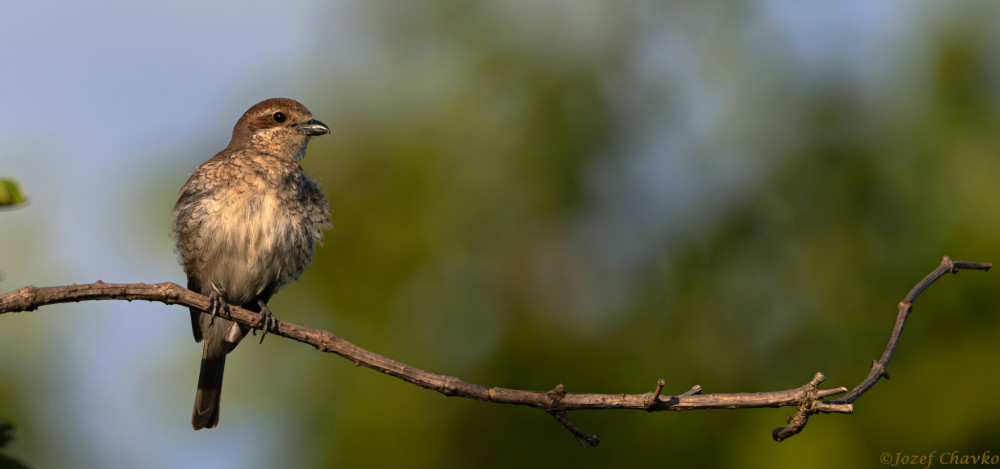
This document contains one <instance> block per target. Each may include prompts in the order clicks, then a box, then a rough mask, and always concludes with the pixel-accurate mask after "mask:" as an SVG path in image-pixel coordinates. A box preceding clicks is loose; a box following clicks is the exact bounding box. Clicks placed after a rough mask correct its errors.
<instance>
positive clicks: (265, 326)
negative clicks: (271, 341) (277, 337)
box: [253, 298, 278, 344]
mask: <svg viewBox="0 0 1000 469" xmlns="http://www.w3.org/2000/svg"><path fill="white" fill-rule="evenodd" d="M257 304H259V305H260V316H259V317H258V319H257V326H256V327H259V328H260V329H261V333H260V343H262V344H263V343H264V336H266V335H267V331H268V330H269V329H271V328H273V327H275V326H276V325H277V322H278V320H277V319H275V318H274V314H272V313H271V308H268V307H267V303H264V300H261V299H259V298H258V299H257ZM253 334H254V335H256V334H257V331H256V330H254V331H253Z"/></svg>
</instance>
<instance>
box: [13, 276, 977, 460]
mask: <svg viewBox="0 0 1000 469" xmlns="http://www.w3.org/2000/svg"><path fill="white" fill-rule="evenodd" d="M990 267H992V265H991V264H977V263H971V262H952V261H951V260H950V259H948V258H947V257H945V258H944V261H943V262H942V263H941V266H939V267H938V268H937V269H936V270H935V271H934V272H932V273H931V274H930V275H928V276H927V277H926V278H924V279H923V280H922V281H921V282H920V283H918V284H917V285H916V286H915V287H914V288H913V290H911V291H910V293H909V294H908V295H907V296H906V299H904V301H903V303H900V313H899V318H898V319H897V322H896V328H895V329H894V330H893V333H892V336H891V337H890V341H889V346H888V347H887V348H886V353H885V354H883V357H882V359H881V360H879V361H877V362H875V365H877V366H873V368H872V372H871V373H870V374H869V376H868V378H866V379H865V381H863V382H862V383H861V384H859V385H858V386H857V387H856V388H855V389H854V390H853V391H851V393H850V394H848V395H847V396H844V397H843V398H841V399H838V400H836V401H832V402H826V401H824V400H823V399H824V398H826V397H829V396H832V395H836V394H841V393H844V392H846V391H847V388H844V387H838V388H834V389H825V390H824V389H819V384H820V383H822V382H823V380H824V379H825V378H824V377H823V374H822V373H816V376H815V377H814V378H813V379H812V380H811V381H810V382H809V383H806V384H805V385H803V386H801V387H799V388H795V389H788V390H784V391H772V392H759V393H720V394H701V386H697V385H695V386H694V387H692V388H691V389H690V390H688V391H686V392H684V393H682V394H679V395H676V396H665V395H662V391H663V388H664V387H665V385H666V381H665V380H663V379H661V380H659V381H658V382H657V385H656V389H655V390H654V391H651V392H647V393H642V394H591V393H568V392H566V390H565V388H564V387H563V385H561V384H560V385H558V386H556V388H555V389H552V390H551V391H547V392H546V391H527V390H518V389H507V388H500V387H487V386H482V385H478V384H473V383H469V382H466V381H463V380H461V379H459V378H456V377H453V376H446V375H440V374H436V373H431V372H428V371H424V370H421V369H418V368H414V367H412V366H409V365H406V364H404V363H400V362H397V361H395V360H392V359H390V358H387V357H384V356H381V355H378V354H375V353H372V352H369V351H368V350H365V349H363V348H361V347H358V346H357V345H354V344H352V343H350V342H348V341H346V340H344V339H342V338H340V337H338V336H336V335H334V334H332V333H330V332H327V331H322V330H316V329H310V328H308V327H303V326H299V325H297V324H292V323H288V322H283V321H276V323H275V325H274V327H273V328H272V329H270V330H269V332H270V333H271V334H274V335H277V336H281V337H285V338H289V339H292V340H296V341H299V342H302V343H306V344H309V345H312V346H313V347H316V348H317V349H318V350H320V351H323V352H329V353H334V354H337V355H340V356H341V357H344V358H346V359H348V360H350V361H352V362H354V363H355V364H357V365H359V366H364V367H366V368H371V369H373V370H375V371H378V372H380V373H384V374H387V375H389V376H394V377H396V378H399V379H402V380H404V381H406V382H408V383H412V384H415V385H417V386H420V387H423V388H426V389H430V390H432V391H436V392H439V393H441V394H444V395H446V396H457V397H464V398H468V399H476V400H481V401H490V402H497V403H502V404H513V405H523V406H530V407H535V408H537V409H540V410H543V411H545V412H547V413H549V414H550V415H552V416H553V417H555V419H556V420H557V421H559V423H561V424H562V425H563V426H565V427H566V428H567V429H568V430H569V431H570V432H572V434H573V436H574V437H576V438H577V440H578V441H580V442H581V444H583V443H584V442H586V443H588V444H590V445H591V446H596V445H597V444H598V443H599V442H600V439H599V438H598V437H597V435H592V434H590V433H587V432H585V431H583V430H581V429H579V428H578V427H576V426H575V425H573V423H572V422H570V421H569V420H568V419H567V418H566V412H567V411H575V410H594V409H635V410H645V411H648V412H654V411H668V410H669V411H681V410H699V409H745V408H759V407H795V408H796V409H797V410H796V413H795V416H793V417H789V420H788V423H789V424H788V426H786V427H783V428H779V429H776V430H774V432H772V434H773V437H774V439H775V440H777V441H781V440H783V439H785V438H787V437H789V436H792V435H794V434H796V433H798V432H800V431H802V428H803V427H804V426H805V424H806V422H807V420H808V418H809V416H810V415H812V414H815V413H819V412H822V413H847V414H849V413H852V412H853V409H854V408H853V406H852V404H851V402H853V401H854V400H856V399H857V398H858V397H860V395H861V394H863V393H864V392H865V391H867V390H868V389H869V388H871V386H873V385H874V384H875V382H876V381H877V380H878V379H879V378H880V377H882V376H886V377H887V375H886V373H885V368H884V367H885V365H886V364H887V363H888V361H889V358H891V357H892V352H893V351H894V350H895V347H896V343H898V341H899V334H900V333H901V331H902V325H903V322H905V320H906V315H907V314H909V312H910V311H911V310H912V303H913V300H915V299H916V297H917V295H919V294H920V292H922V291H923V290H924V289H926V288H927V287H928V286H929V285H930V284H931V283H933V282H934V281H935V280H937V279H938V278H940V277H941V276H943V275H944V274H945V273H949V272H951V273H955V272H957V271H958V270H961V269H974V270H989V268H990ZM94 300H127V301H132V300H146V301H157V302H161V303H165V304H179V305H184V306H188V307H194V308H198V309H201V310H203V311H204V310H206V309H207V308H208V307H209V300H208V297H205V296H203V295H200V294H198V293H195V292H193V291H190V290H187V289H185V288H182V287H181V286H179V285H177V284H175V283H172V282H164V283H157V284H145V283H123V284H111V283H104V282H101V281H99V280H98V281H97V282H95V283H91V284H86V285H65V286H57V287H34V286H28V287H24V288H21V289H19V290H15V291H13V292H10V293H7V294H4V295H0V314H3V313H11V312H21V311H33V310H35V309H37V308H38V307H39V306H44V305H50V304H57V303H68V302H79V301H94ZM904 303H905V307H904ZM228 309H229V311H228V314H226V313H222V314H223V316H224V317H227V318H229V319H232V320H233V321H236V322H239V323H241V324H244V325H248V326H253V325H255V324H256V323H257V320H258V314H257V313H255V312H252V311H248V310H245V309H242V308H239V307H237V306H230V307H229V308H228ZM904 309H905V311H904Z"/></svg>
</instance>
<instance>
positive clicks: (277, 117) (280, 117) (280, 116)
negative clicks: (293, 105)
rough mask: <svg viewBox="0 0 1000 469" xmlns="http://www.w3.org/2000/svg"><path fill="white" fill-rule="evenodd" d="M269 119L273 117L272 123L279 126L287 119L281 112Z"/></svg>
mask: <svg viewBox="0 0 1000 469" xmlns="http://www.w3.org/2000/svg"><path fill="white" fill-rule="evenodd" d="M271 117H273V118H274V121H275V122H277V123H279V124H280V123H282V122H285V119H288V117H287V116H285V113H283V112H276V113H274V115H273V116H271Z"/></svg>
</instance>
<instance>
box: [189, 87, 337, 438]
mask: <svg viewBox="0 0 1000 469" xmlns="http://www.w3.org/2000/svg"><path fill="white" fill-rule="evenodd" d="M328 133H330V128H329V127H327V126H326V125H325V124H323V123H322V122H320V121H318V120H316V119H314V118H313V116H312V113H311V112H309V109H307V108H306V107H305V106H304V105H302V103H299V102H298V101H295V100H292V99H287V98H271V99H266V100H264V101H261V102H259V103H257V104H255V105H253V106H252V107H251V108H250V109H248V110H247V111H246V112H245V113H244V114H243V116H242V117H240V119H239V121H237V122H236V126H235V127H234V128H233V134H232V139H231V140H230V142H229V146H227V147H226V148H225V149H224V150H222V151H220V152H218V153H216V154H215V156H213V157H212V158H210V159H209V160H208V161H205V162H204V163H202V164H201V165H200V166H198V168H197V169H195V171H194V173H193V174H192V175H191V177H190V178H188V180H187V182H185V183H184V185H183V186H182V187H181V190H180V194H179V196H178V199H177V203H176V204H175V205H174V209H173V216H174V223H173V227H172V228H173V229H172V232H173V235H174V237H175V239H176V242H177V251H178V252H179V254H180V262H181V264H182V265H183V268H184V272H185V274H186V275H187V288H188V289H189V290H192V291H195V292H198V293H201V294H203V295H206V296H208V297H209V300H210V307H209V310H208V311H207V312H206V314H203V312H202V311H201V310H200V309H197V308H190V310H191V328H192V331H193V332H194V339H195V341H196V342H204V345H203V347H202V355H201V370H200V372H199V375H198V391H197V393H196V395H195V402H194V412H193V413H192V416H191V426H192V427H194V429H195V430H199V429H202V428H213V427H215V426H216V425H218V423H219V397H220V395H221V392H222V375H223V371H224V369H225V364H226V355H227V354H228V353H229V352H231V351H232V350H233V349H234V348H235V347H236V345H237V344H239V342H240V341H241V340H243V338H244V337H245V336H246V334H247V332H248V331H250V330H251V328H250V327H248V326H245V325H241V324H238V323H236V322H234V321H231V320H228V319H225V318H223V317H221V316H220V315H219V313H220V312H222V311H228V308H229V305H236V306H240V307H242V308H245V309H249V310H251V311H254V312H258V313H259V315H260V316H259V319H258V322H257V324H256V327H255V328H254V329H253V330H254V334H256V328H260V329H262V332H261V341H263V340H264V335H265V334H267V331H268V329H271V328H272V327H273V326H274V324H275V319H274V315H273V313H272V312H271V310H270V309H269V308H268V306H267V302H268V301H269V300H270V299H271V297H272V296H273V295H274V294H275V293H277V292H278V290H280V289H281V288H282V287H284V286H286V285H287V284H289V283H291V282H292V281H295V280H298V278H299V277H300V276H301V275H302V273H303V271H304V270H305V269H306V268H307V267H308V266H309V263H310V261H311V259H312V254H313V251H314V250H315V248H316V246H317V244H319V243H321V242H322V241H323V231H324V230H325V229H327V228H332V225H331V224H330V218H329V211H330V210H329V206H328V204H327V201H326V198H325V197H324V196H323V192H322V190H321V189H320V188H319V186H318V185H317V184H316V183H315V182H313V181H312V180H311V179H309V177H307V176H306V174H305V172H304V171H303V170H302V166H301V165H300V163H299V162H300V160H301V159H302V158H303V157H304V156H305V152H306V146H307V145H308V143H309V140H310V139H311V138H312V137H316V136H320V135H324V134H328ZM209 313H210V314H209Z"/></svg>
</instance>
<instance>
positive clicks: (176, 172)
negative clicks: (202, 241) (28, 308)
mask: <svg viewBox="0 0 1000 469" xmlns="http://www.w3.org/2000/svg"><path fill="white" fill-rule="evenodd" d="M998 15H1000V6H998V5H996V4H990V3H987V2H961V3H953V2H946V3H942V2H933V1H929V0H926V1H900V0H896V1H883V2H868V1H865V0H850V1H843V2H828V3H825V4H822V5H819V4H809V5H808V6H807V5H805V4H803V3H802V2H796V1H792V0H759V1H745V2H642V1H634V2H597V1H583V2H581V1H569V0H563V1H554V0H553V1H544V2H528V1H500V2H490V3H487V2H448V1H437V0H433V1H424V2H391V1H379V2H364V1H361V0H354V1H335V2H320V1H318V0H315V1H300V2H286V3H285V4H283V5H282V6H281V7H280V8H276V7H275V5H274V4H273V3H272V2H264V1H259V0H251V1H243V2H235V1H230V2H218V3H205V2H195V1H174V2H156V3H148V4H138V3H133V2H123V1H110V0H108V1H98V2H87V3H81V2H67V1H57V2H55V3H52V2H48V3H39V2H22V1H17V0H15V1H13V2H8V3H6V4H5V5H4V15H3V16H4V17H3V19H0V24H2V26H3V27H2V28H0V44H4V45H3V46H2V48H0V51H2V52H0V57H2V63H3V66H2V67H0V107H2V109H3V111H4V112H2V113H0V176H8V177H14V178H16V179H17V180H18V181H19V183H20V184H21V186H22V188H23V189H24V191H25V193H26V194H27V196H28V197H29V199H30V202H29V203H28V204H27V205H26V206H23V207H21V208H18V209H14V210H4V211H2V212H0V272H2V275H3V279H2V280H0V291H3V292H7V291H11V290H14V289H17V288H20V287H22V286H25V285H38V286H47V285H62V284H68V283H88V282H92V281H95V280H97V279H100V280H103V281H105V282H138V281H143V282H161V281H168V280H169V281H174V282H178V283H183V280H184V277H183V274H182V271H181V268H180V266H179V265H178V263H177V260H176V257H177V256H176V253H175V252H174V248H173V241H172V240H171V238H170V237H169V230H170V223H171V209H172V206H173V203H174V201H175V200H176V195H177V191H178V189H179V188H180V186H181V185H182V184H183V182H184V181H185V179H186V178H187V176H188V175H189V174H190V173H191V172H192V171H193V170H194V168H195V167H196V166H197V165H198V164H200V163H201V162H203V161H204V160H206V159H208V158H209V157H211V156H212V155H213V154H214V153H216V152H217V151H219V150H221V149H222V148H224V147H225V146H226V144H227V143H228V141H229V137H230V133H231V131H232V126H233V125H234V124H235V122H236V120H237V119H238V118H239V117H240V115H241V114H242V113H243V112H244V111H245V110H246V109H247V108H249V107H250V106H251V105H253V104H254V103H256V102H257V101H260V100H262V99H264V98H269V97H275V96H284V97H290V98H295V99H298V100H300V101H302V102H303V103H305V104H306V105H307V106H308V107H309V108H310V109H311V110H312V111H313V113H314V115H315V116H316V117H317V118H318V119H320V120H322V121H324V122H325V123H327V124H328V125H329V126H330V127H331V128H332V129H333V132H332V134H331V135H329V136H324V137H322V138H318V139H315V140H314V141H313V143H312V144H311V146H310V149H309V152H308V156H307V157H306V159H305V160H303V166H304V167H305V170H306V172H307V173H309V174H310V175H312V177H313V178H314V179H315V180H317V181H318V182H319V183H320V184H321V185H322V187H323V188H324V191H325V193H326V194H327V197H328V199H329V201H330V205H331V207H332V209H333V216H332V220H333V224H334V225H335V226H336V231H334V232H328V233H327V234H326V241H325V244H324V245H323V247H321V248H320V249H318V251H317V252H316V255H315V257H314V260H313V264H312V267H311V269H309V270H308V271H307V272H306V274H305V275H304V277H303V278H302V279H301V280H300V281H299V282H298V283H296V284H294V285H292V286H290V287H288V288H287V289H285V290H284V291H283V292H281V293H280V294H278V295H277V296H276V297H275V299H274V300H273V301H272V303H271V308H272V309H273V310H274V312H275V314H276V315H277V316H278V317H279V318H280V319H282V320H286V321H292V322H295V323H299V324H303V325H306V326H309V327H313V328H320V329H326V330H330V331H333V332H334V333H336V334H338V335H340V336H342V337H344V338H346V339H348V340H350V341H352V342H354V343H356V344H357V345H359V346H361V347H365V348H367V349H369V350H372V351H374V352H377V353H380V354H384V355H387V356H389V357H391V358H394V359H397V360H400V361H402V362H404V363H407V364H409V365H413V366H416V367H419V368H423V369H427V370H430V371H434V372H437V373H443V374H449V375H455V376H459V377H461V378H463V379H465V380H468V381H471V382H475V383H480V384H484V385H494V386H503V387H511V388H523V389H534V390H547V389H551V388H552V387H554V386H555V385H556V384H559V383H562V384H564V385H565V386H566V388H567V390H569V391H573V392H607V393H621V392H629V393H641V392H647V391H650V390H652V389H653V388H654V386H655V383H656V380H657V378H665V379H666V382H667V387H666V389H665V390H664V394H676V393H680V392H683V391H685V390H687V389H688V388H690V387H691V386H692V385H695V384H700V385H702V386H703V387H704V389H705V392H744V391H746V392H749V391H771V390H780V389H787V388H794V387H798V386H801V385H802V384H804V383H806V382H808V381H809V379H811V377H812V376H813V374H814V373H815V372H817V371H822V372H824V373H825V374H826V375H827V377H828V381H827V383H826V384H827V385H829V386H830V387H836V386H847V387H853V386H854V385H855V384H857V383H858V382H859V381H860V380H861V379H862V378H863V377H864V376H865V375H866V374H867V372H868V369H869V363H870V362H871V360H872V359H873V358H877V357H878V356H879V355H880V354H881V353H882V350H883V348H884V346H885V341H886V339H887V337H888V335H889V332H890V330H891V327H892V324H893V321H894V319H895V315H896V303H897V302H898V301H899V300H900V299H902V297H903V296H904V294H905V293H906V292H907V291H908V290H909V289H910V288H911V287H912V286H913V285H914V283H916V282H917V281H918V280H919V279H920V278H922V277H923V276H924V275H926V274H927V273H928V272H930V271H931V270H932V269H933V268H934V267H935V266H936V265H937V264H938V262H939V261H940V259H941V256H943V255H949V256H952V257H953V258H955V259H962V260H970V261H993V262H996V261H998V260H1000V197H997V193H996V188H997V185H998V184H997V182H998V177H1000V119H998V116H1000V113H998V111H1000V29H998V28H996V26H995V19H996V18H997V17H998ZM997 275H1000V274H998V273H996V272H994V273H989V274H983V273H978V272H968V273H962V274H961V275H959V276H958V277H957V278H953V277H951V276H949V277H946V278H944V279H942V280H941V281H940V282H939V283H938V284H936V285H934V286H933V287H932V288H931V289H930V290H928V291H927V292H926V293H925V294H924V296H922V297H921V298H920V300H919V301H918V302H917V303H916V307H915V312H914V314H913V316H912V318H911V321H910V323H909V324H908V325H907V329H906V333H905V334H904V336H903V339H902V342H901V344H900V346H899V349H898V350H897V355H896V358H895V359H894V360H893V362H892V363H891V364H890V367H889V371H890V373H891V376H892V380H891V381H882V382H880V383H879V384H878V385H877V386H876V387H875V388H874V389H873V390H871V391H870V392H869V393H868V394H867V395H865V396H864V397H863V398H862V399H860V400H859V401H857V402H856V403H855V414H854V415H851V416H847V415H818V416H814V417H813V418H812V419H811V420H810V423H809V425H808V426H807V427H806V429H805V431H804V432H803V433H802V434H800V435H797V436H795V437H794V438H791V439H789V440H787V441H785V442H782V443H780V444H779V443H775V442H773V441H772V440H771V436H770V432H771V430H772V429H773V428H776V427H778V426H781V425H783V423H784V419H785V416H786V415H788V414H791V413H792V409H787V408H786V409H757V410H735V411H724V410H715V411H696V412H682V413H672V412H671V413H666V412H664V413H655V414H647V413H645V412H637V411H593V412H576V413H571V414H570V415H569V417H570V419H571V420H572V421H574V422H575V423H576V424H577V425H578V426H580V427H581V428H583V429H584V430H588V431H591V432H594V433H597V434H598V435H600V437H601V438H602V443H601V445H600V446H599V447H597V448H592V449H590V450H582V449H581V448H580V447H579V446H578V445H577V443H576V442H575V441H574V439H573V438H572V436H571V435H570V434H569V433H568V432H567V431H566V430H565V429H564V428H563V427H562V426H560V425H559V424H558V423H557V422H556V421H555V420H554V419H552V418H551V417H549V416H548V415H546V414H544V413H542V412H539V411H537V410H534V409H529V408H522V407H512V406H501V405H496V404H488V403H482V402H475V401H469V400H463V399H456V398H445V397H442V396H441V395H439V394H436V393H433V392H430V391H427V390H423V389H420V388H417V387H415V386H413V385H409V384H406V383H404V382H402V381H399V380H396V379H394V378H390V377H387V376H385V375H381V374H378V373H375V372H372V371H370V370H367V369H360V368H356V367H355V366H354V365H353V364H351V363H350V362H348V361H346V360H343V359H341V358H338V357H335V356H332V355H326V354H321V353H318V352H316V351H315V350H313V349H311V348H310V347H308V346H304V345H302V344H298V343H293V342H291V341H288V340H284V339H280V338H277V337H274V338H271V339H269V340H267V341H265V342H264V343H263V344H262V345H257V344H256V343H255V342H254V341H248V342H247V343H245V344H243V345H242V346H241V347H240V348H239V349H237V351H236V352H235V353H234V354H233V355H230V359H229V360H228V363H227V369H226V385H225V388H224V392H223V399H222V418H221V424H220V426H219V427H218V428H216V429H214V430H208V431H200V432H194V431H192V430H191V427H190V414H191V406H192V403H193V400H194V394H195V385H196V380H197V374H198V363H199V358H200V354H201V345H200V344H196V343H195V342H194V341H193V340H192V337H191V331H190V324H189V320H188V314H187V310H186V309H184V308H181V307H176V306H175V307H169V306H165V305H162V304H158V303H157V304H153V303H144V302H143V303H131V304H130V303H125V302H85V303H80V304H69V305H59V306H50V307H44V308H42V309H41V310H39V311H36V312H31V313H22V314H10V315H4V316H3V317H2V318H0V419H6V420H9V421H11V422H13V423H14V424H15V425H16V426H17V430H18V433H17V439H16V440H14V441H13V442H11V443H10V444H9V445H8V446H7V447H6V448H4V450H3V451H4V453H5V454H6V455H8V456H9V457H13V458H16V459H17V460H20V461H22V462H23V463H25V464H27V465H29V466H31V467H102V468H106V467H123V468H124V467H129V468H131V467H143V468H175V467H209V466H211V467H243V468H248V467H259V468H269V467H279V466H280V467H303V468H308V467H334V466H338V467H340V466H342V467H379V466H381V467H511V466H514V465H517V466H521V467H554V466H555V467H558V466H573V467H637V466H640V465H641V466H647V467H648V466H650V465H652V466H653V467H659V466H665V465H668V464H676V465H679V466H681V467H684V466H688V467H720V466H721V467H756V466H767V467H800V466H801V464H802V461H803V460H807V458H808V460H809V461H810V465H812V466H814V467H824V466H828V467H844V466H860V467H867V466H879V463H878V458H879V456H880V454H881V453H883V452H890V453H896V452H902V453H904V454H915V453H919V454H925V453H930V452H931V451H938V452H939V453H940V452H951V451H959V452H960V453H963V454H972V453H977V452H978V453H981V452H983V451H990V452H992V453H993V454H997V453H1000V442H998V441H997V439H996V435H997V434H998V430H1000V403H998V402H997V400H996V399H995V395H994V392H993V390H994V389H996V387H997V386H998V385H1000V378H998V376H997V374H996V373H995V370H996V369H997V365H998V363H1000V351H998V349H997V346H996V344H997V343H998V342H1000V327H998V326H1000V298H998V291H997V288H996V287H997V285H998V282H1000V279H998V278H997Z"/></svg>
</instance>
